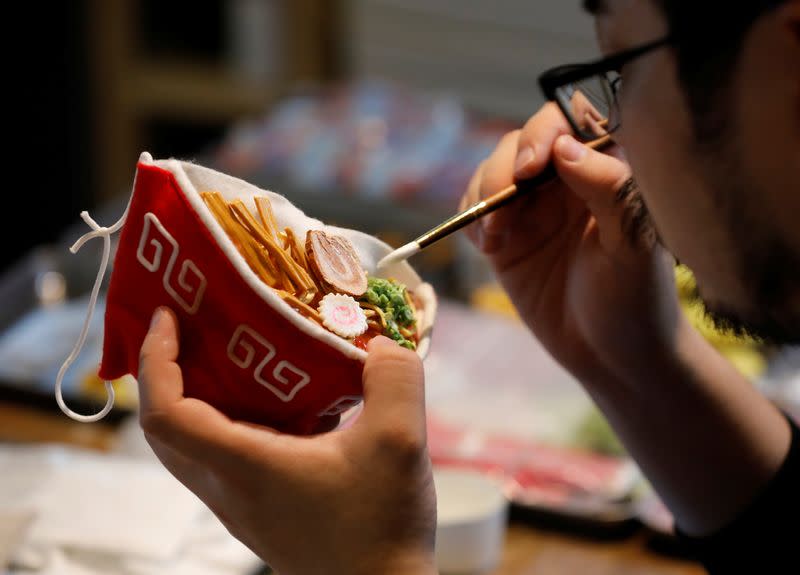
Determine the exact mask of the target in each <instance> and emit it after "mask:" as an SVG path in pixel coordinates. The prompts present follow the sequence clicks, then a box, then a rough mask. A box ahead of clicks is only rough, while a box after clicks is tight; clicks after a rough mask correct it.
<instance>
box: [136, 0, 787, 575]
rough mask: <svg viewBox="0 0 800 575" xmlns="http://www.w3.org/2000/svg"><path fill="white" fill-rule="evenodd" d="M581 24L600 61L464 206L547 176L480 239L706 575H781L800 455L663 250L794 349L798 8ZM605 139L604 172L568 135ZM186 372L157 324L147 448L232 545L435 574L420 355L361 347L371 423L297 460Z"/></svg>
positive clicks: (169, 322)
mask: <svg viewBox="0 0 800 575" xmlns="http://www.w3.org/2000/svg"><path fill="white" fill-rule="evenodd" d="M587 8H588V9H590V10H591V11H592V12H593V13H594V14H595V15H596V24H597V35H598V39H599V43H600V46H601V48H602V50H603V52H604V53H605V54H606V55H608V58H607V59H605V60H603V61H601V62H599V63H592V64H590V65H586V66H583V67H577V68H576V67H572V68H569V69H567V70H566V71H565V69H560V70H555V71H551V72H550V73H548V74H546V75H545V76H544V77H543V79H542V85H543V87H544V88H545V91H546V92H547V93H548V95H550V96H551V97H552V98H555V99H556V101H557V102H558V105H556V104H554V103H550V104H548V105H546V106H544V107H543V108H542V109H541V110H540V111H539V112H538V113H537V114H536V115H534V116H533V117H532V118H531V119H530V120H529V121H528V122H527V123H526V124H525V126H524V127H523V128H522V129H521V130H518V131H515V132H512V133H510V134H507V135H506V136H505V137H504V138H503V139H502V141H501V142H500V143H499V144H498V146H497V148H496V150H495V151H494V152H493V154H492V155H491V156H490V157H489V158H488V159H487V160H486V161H485V162H484V163H483V164H482V165H481V167H480V168H479V169H478V171H477V172H476V174H475V176H474V177H473V179H472V182H471V184H470V186H469V189H468V191H467V193H466V195H465V197H464V201H463V204H464V205H466V204H469V203H471V202H473V201H476V200H477V199H478V198H481V197H486V196H489V195H491V194H493V193H495V192H496V191H498V190H500V189H502V188H504V187H506V186H507V185H509V184H511V183H512V182H513V181H515V180H518V179H524V178H528V177H531V176H534V175H536V174H537V173H539V172H540V171H541V170H542V169H543V168H544V166H545V165H546V164H547V163H548V162H550V161H552V162H554V164H555V166H556V168H557V170H558V173H559V176H560V180H559V181H558V182H557V183H554V184H551V185H549V186H546V187H545V188H543V189H541V190H540V191H539V192H538V193H536V194H533V195H531V196H530V197H526V198H524V199H521V200H519V201H518V202H517V203H516V204H514V205H513V207H512V208H508V209H503V210H500V211H498V212H495V213H494V214H493V215H492V216H490V217H488V218H485V219H484V220H483V221H482V222H481V225H479V226H475V227H474V229H472V230H471V231H470V235H471V237H472V238H473V239H474V240H475V242H476V243H477V245H478V246H479V247H480V248H481V249H482V251H483V252H484V253H485V254H486V255H487V256H488V257H489V259H490V260H491V262H492V264H493V266H494V268H495V270H496V272H497V275H498V278H499V279H500V281H501V282H502V284H503V286H504V287H505V289H506V290H507V291H508V293H509V295H510V296H511V298H512V300H513V301H514V303H515V305H516V307H517V309H518V310H519V313H520V315H521V316H522V318H523V319H524V321H525V322H526V324H527V325H528V327H529V328H530V329H531V330H532V331H533V333H534V334H536V336H537V337H538V338H539V339H540V340H541V342H542V343H543V344H544V345H545V346H546V347H547V348H548V350H549V351H550V353H552V355H553V356H554V357H555V358H556V359H557V360H558V361H559V362H561V364H562V365H564V366H565V367H566V368H567V369H569V370H570V371H571V372H572V373H573V374H574V375H575V376H576V377H577V378H578V379H580V380H581V382H582V383H583V384H584V386H585V388H586V389H587V391H588V392H589V393H590V394H591V395H592V397H593V398H594V400H595V401H596V402H597V404H598V405H599V406H600V407H601V408H602V410H603V411H604V413H605V414H606V415H607V417H608V418H609V420H610V421H611V423H612V424H613V426H614V428H615V429H616V431H617V432H618V433H619V435H620V437H621V438H622V439H623V441H624V442H625V444H626V446H627V448H628V449H629V451H630V452H631V453H632V454H633V456H634V457H635V458H636V460H637V461H638V463H639V464H640V466H641V467H642V469H643V470H644V472H645V473H646V475H647V477H648V478H649V479H650V481H651V482H652V483H653V485H654V486H655V488H656V489H657V490H658V492H659V493H660V495H661V496H662V497H663V499H664V500H665V502H666V503H667V505H668V506H669V508H670V509H671V510H672V512H673V513H674V515H675V517H676V521H677V525H678V528H679V532H680V534H681V537H683V538H684V540H685V541H686V542H687V543H688V544H689V545H691V546H693V547H694V548H695V551H696V552H697V553H698V555H699V556H700V557H701V559H703V560H704V562H705V563H706V565H707V566H708V567H709V569H710V570H712V571H716V572H733V571H735V572H764V573H766V572H775V571H774V570H772V566H773V565H783V566H784V568H787V569H788V566H787V565H786V564H785V563H780V561H783V560H784V559H785V558H787V557H788V556H789V548H788V541H789V539H788V537H789V535H788V534H789V533H790V532H791V528H790V527H788V526H784V525H780V526H779V524H780V523H781V522H782V519H783V518H786V519H788V520H789V521H795V522H796V521H797V520H796V517H797V511H800V509H798V499H800V492H798V489H800V472H799V471H798V467H800V463H798V459H799V458H800V456H799V455H798V449H800V447H799V446H798V432H797V430H796V429H794V431H793V427H792V426H791V425H790V424H789V422H788V420H787V419H786V418H785V417H784V416H783V415H782V414H781V413H780V412H779V411H778V410H776V409H775V408H774V407H773V406H772V405H771V404H770V403H769V402H767V401H766V400H765V399H763V398H762V396H760V395H759V394H758V393H757V392H756V391H755V390H754V389H753V387H752V385H751V384H750V383H748V382H747V381H746V380H745V379H743V378H742V376H740V375H739V374H738V373H737V371H736V370H735V369H733V368H732V367H731V366H730V365H729V364H728V363H727V362H726V361H725V360H724V359H723V358H722V357H721V356H720V355H718V354H717V352H716V351H715V350H714V349H713V348H712V347H711V346H709V345H708V344H707V343H706V342H705V341H704V340H703V339H702V337H700V335H699V334H698V333H697V332H696V331H695V330H694V329H692V327H691V326H690V325H689V324H688V323H687V321H686V320H685V319H684V317H683V316H682V315H681V313H680V310H679V306H678V303H677V299H676V294H675V289H674V281H673V275H672V265H673V259H672V257H671V256H668V255H667V251H666V250H667V249H668V250H669V253H671V254H674V256H675V257H677V258H679V259H680V260H681V261H682V262H684V263H686V264H687V265H688V266H690V267H691V268H692V270H693V271H694V272H695V275H696V278H697V281H698V285H699V288H700V294H701V296H702V297H703V299H704V300H705V301H706V303H707V305H708V307H709V309H710V310H712V311H713V312H714V314H715V315H717V316H718V317H719V318H721V319H723V320H724V321H725V322H726V324H727V325H731V326H735V327H739V328H749V329H750V330H752V331H754V332H755V333H757V334H759V335H761V336H762V337H764V338H767V339H774V340H777V341H784V342H790V341H793V342H797V341H798V339H800V337H798V336H800V226H798V225H797V224H796V221H795V214H797V213H800V185H799V184H798V182H800V1H798V0H784V1H782V2H778V1H773V2H769V1H763V2H757V1H743V2H739V3H735V2H729V3H725V4H720V5H719V6H710V5H709V4H708V3H702V2H693V3H686V2H679V1H672V0H606V1H605V2H589V3H587ZM509 57H519V55H510V56H509ZM623 83H624V85H623ZM592 87H594V88H595V89H593V88H592ZM604 118H605V119H604ZM611 131H613V138H614V140H615V142H616V143H617V144H618V145H619V146H618V147H617V148H614V149H612V150H610V151H609V152H608V153H600V152H597V151H593V150H591V149H589V148H588V147H587V146H585V145H583V144H582V143H579V142H578V141H577V140H576V139H575V138H574V137H573V136H571V135H570V134H580V135H583V136H586V137H592V136H598V135H602V134H603V133H604V132H611ZM631 174H635V175H636V184H634V183H633V181H632V180H631V179H630V178H631ZM637 184H638V185H637ZM645 205H646V206H647V210H645ZM648 211H649V213H650V216H648V213H647V212H648ZM651 220H652V221H651ZM658 238H660V241H657V240H658ZM662 245H663V246H665V247H662ZM177 355H178V339H177V327H176V325H175V321H174V319H173V316H172V315H171V314H170V313H169V312H167V311H165V310H160V311H158V312H157V313H156V315H155V316H154V324H153V327H152V328H151V331H150V334H149V335H148V337H147V339H146V341H145V343H144V346H143V348H142V367H141V374H140V375H141V392H142V415H141V421H142V425H143V427H144V429H145V432H146V433H147V436H148V439H149V441H150V443H151V445H152V446H153V449H154V450H155V451H156V453H157V454H158V456H159V457H160V458H161V460H162V461H163V462H164V464H165V465H166V466H167V467H168V468H169V469H170V470H171V471H172V472H173V473H174V474H175V475H176V476H177V477H178V478H179V479H180V480H181V481H183V482H184V483H185V484H186V485H187V486H188V487H189V488H190V489H192V490H193V491H194V492H195V493H197V494H198V495H199V496H200V497H201V498H202V499H203V500H204V501H205V502H206V503H207V504H208V505H209V506H210V507H211V509H213V510H214V511H215V512H216V513H217V515H218V516H219V517H220V518H221V519H222V521H223V522H225V524H226V525H227V526H228V528H229V529H230V530H231V532H232V533H233V534H234V535H236V536H237V537H239V538H240V539H241V540H242V541H244V542H245V543H246V544H247V545H249V546H250V547H251V548H252V549H253V550H254V551H255V552H256V553H258V554H259V555H261V556H262V557H263V558H264V559H265V560H266V561H268V562H269V563H270V564H271V565H273V566H274V567H275V568H276V569H277V570H278V571H280V572H282V573H287V574H290V573H291V574H297V573H337V572H342V573H350V574H353V573H355V574H358V573H433V572H435V567H434V563H433V548H434V529H435V494H434V490H433V487H432V481H431V471H430V461H429V458H428V457H427V453H426V449H425V419H424V401H423V375H422V368H421V365H420V361H419V359H418V358H417V357H416V355H415V354H413V353H411V352H408V351H406V350H403V349H400V348H399V347H398V346H396V345H393V344H392V343H391V342H389V341H388V340H385V339H382V338H379V339H377V340H375V341H373V342H372V344H371V346H370V349H369V359H368V361H367V364H366V367H365V370H364V391H365V409H364V413H363V415H362V416H361V418H359V420H358V421H357V422H356V424H355V425H354V426H353V427H352V428H350V429H348V430H344V431H337V432H335V433H328V434H323V435H319V436H315V437H310V438H298V437H289V436H284V435H281V434H277V433H274V432H272V431H270V430H268V429H263V428H258V427H255V426H250V425H244V424H239V423H236V422H231V421H230V420H228V419H227V418H226V417H224V416H223V415H222V414H220V413H219V412H217V411H216V410H214V409H213V408H212V407H210V406H208V405H206V404H204V403H202V402H199V401H197V400H193V399H185V398H183V397H182V383H181V373H180V369H179V367H178V365H177V364H176V363H175V359H176V358H177ZM793 435H794V440H792V437H793ZM794 532H795V533H796V529H795V530H794ZM748 568H749V569H757V571H755V570H751V571H747V569H748Z"/></svg>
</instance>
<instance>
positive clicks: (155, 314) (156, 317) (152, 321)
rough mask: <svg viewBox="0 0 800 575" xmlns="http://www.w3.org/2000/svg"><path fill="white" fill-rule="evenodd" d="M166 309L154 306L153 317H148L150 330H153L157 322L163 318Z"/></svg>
mask: <svg viewBox="0 0 800 575" xmlns="http://www.w3.org/2000/svg"><path fill="white" fill-rule="evenodd" d="M166 313H167V312H166V310H165V309H164V308H163V307H159V308H156V311H155V312H153V317H152V318H150V331H153V330H154V329H156V328H157V327H158V324H160V323H161V321H162V320H163V319H164V316H165V315H166Z"/></svg>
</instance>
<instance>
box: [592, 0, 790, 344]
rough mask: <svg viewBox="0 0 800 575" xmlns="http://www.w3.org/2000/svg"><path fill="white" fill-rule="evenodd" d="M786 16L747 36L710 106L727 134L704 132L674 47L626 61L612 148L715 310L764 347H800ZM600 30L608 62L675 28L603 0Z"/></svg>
mask: <svg viewBox="0 0 800 575" xmlns="http://www.w3.org/2000/svg"><path fill="white" fill-rule="evenodd" d="M787 20H791V18H787V16H786V14H785V13H784V12H781V11H777V13H770V14H767V15H765V16H764V17H762V18H761V19H759V20H758V21H757V22H756V23H755V24H754V26H753V27H752V29H751V30H750V31H749V33H748V34H747V35H746V36H745V38H744V39H743V44H742V50H741V53H740V55H739V58H738V60H737V64H736V66H735V68H734V73H733V75H732V77H731V78H730V80H729V85H726V86H725V89H724V90H722V91H721V92H722V94H721V96H720V98H719V101H718V102H717V101H715V102H714V106H715V109H716V111H717V112H722V113H723V114H724V116H723V117H724V119H725V121H724V122H723V126H724V129H722V130H721V132H720V133H715V134H713V135H710V136H706V135H702V136H701V135H697V134H698V133H697V131H696V130H695V126H696V121H697V119H698V118H697V116H696V115H695V116H693V115H692V114H693V113H692V111H691V110H690V108H689V105H688V103H687V95H686V94H687V92H686V89H685V87H684V86H683V85H682V84H681V82H680V80H679V77H678V62H677V60H676V56H675V52H674V49H673V48H672V47H665V48H660V49H657V50H655V51H653V52H651V53H648V54H647V55H645V56H642V57H641V58H638V59H637V60H634V61H633V62H631V63H630V64H628V65H626V66H625V67H624V68H623V69H622V70H621V74H622V92H621V95H620V107H621V119H622V126H621V128H620V131H619V132H618V133H617V134H616V140H617V141H618V142H619V143H620V144H621V145H623V146H624V148H625V152H626V155H627V158H628V160H629V162H630V164H631V167H632V169H633V173H634V176H635V177H636V180H637V181H638V184H639V187H640V189H641V194H642V196H643V197H644V200H645V202H646V205H647V207H648V209H649V211H650V213H651V216H652V219H653V221H654V224H655V226H656V228H657V229H658V232H659V234H660V236H661V238H662V239H663V241H664V243H665V244H666V246H667V247H668V248H669V249H670V251H672V252H673V253H674V254H675V256H676V257H677V258H678V259H679V260H681V261H682V262H684V263H686V264H687V265H688V266H689V267H690V268H691V269H692V270H693V271H694V273H695V276H696V279H697V283H698V287H699V290H700V295H701V297H702V298H703V299H704V300H705V302H706V304H707V307H708V309H709V310H710V312H711V313H712V314H713V315H716V316H717V317H719V318H721V319H723V320H725V321H726V322H727V323H728V324H729V325H733V327H739V328H746V329H749V330H750V331H752V332H755V334H756V335H761V336H762V337H765V338H767V339H774V340H779V341H800V225H798V223H797V220H796V218H797V215H800V183H798V182H800V33H798V28H796V27H793V26H792V25H791V24H790V23H789V24H787ZM722 25H723V24H722V22H720V26H722ZM596 28H597V36H598V41H599V44H600V48H601V49H602V51H603V52H604V53H606V54H611V53H614V52H619V51H621V50H626V49H629V48H633V47H637V46H640V45H642V44H645V43H648V42H651V41H653V40H657V39H660V38H662V37H664V36H665V35H666V34H667V33H668V32H669V30H668V28H667V22H666V20H665V18H664V16H663V13H662V12H661V9H660V8H659V7H658V6H657V5H656V3H655V1H654V0H607V1H606V2H601V11H600V13H598V15H597V20H596ZM708 49H709V50H713V49H714V46H708ZM703 56H704V55H703V54H697V57H698V58H703Z"/></svg>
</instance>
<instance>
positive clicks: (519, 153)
mask: <svg viewBox="0 0 800 575" xmlns="http://www.w3.org/2000/svg"><path fill="white" fill-rule="evenodd" d="M569 132H570V126H569V123H568V122H567V121H566V119H565V118H564V115H563V114H562V113H561V111H560V110H559V109H558V106H556V105H555V104H552V103H550V104H546V105H545V106H543V107H542V108H541V109H540V110H539V112H538V113H536V114H535V115H534V116H533V117H531V118H530V119H529V120H528V122H527V123H526V124H525V126H524V127H523V128H522V129H521V130H515V131H512V132H509V133H507V134H506V135H505V136H503V138H502V139H501V140H500V142H499V143H498V145H497V147H496V148H495V149H494V151H493V152H492V154H491V155H490V156H489V158H487V159H486V160H485V161H484V162H483V163H482V164H481V165H480V166H479V167H478V169H477V170H476V171H475V173H474V174H473V176H472V179H471V181H470V183H469V185H468V187H467V192H466V193H465V194H464V196H463V198H462V200H461V206H460V209H464V208H466V207H468V206H469V205H471V204H474V203H476V202H478V201H480V200H482V199H486V198H488V197H490V196H492V195H494V194H496V193H497V192H499V191H501V190H503V189H505V188H507V187H508V186H510V185H511V184H513V183H514V182H515V181H518V180H521V179H526V178H532V177H534V176H535V175H537V174H538V173H539V172H541V171H542V170H543V169H544V168H545V167H546V166H547V164H548V162H549V161H550V159H551V149H552V146H553V142H555V140H556V138H558V136H560V135H561V134H565V133H569ZM534 201H535V198H524V199H521V200H518V201H517V202H515V203H514V204H513V206H514V207H505V208H501V209H499V210H497V211H495V212H493V213H491V214H488V215H486V216H484V217H483V218H481V220H480V222H477V223H476V224H473V225H472V226H469V227H468V228H467V234H468V235H469V237H470V239H471V240H472V241H473V242H474V243H475V244H476V245H477V246H478V247H479V248H480V249H481V250H482V251H483V252H484V253H486V254H493V253H496V252H497V251H499V250H500V249H502V247H503V246H504V243H505V239H506V238H507V236H508V234H509V230H510V228H511V227H512V226H513V223H514V221H515V220H516V219H517V215H518V212H519V211H520V209H521V208H522V204H521V203H520V202H526V203H531V202H534Z"/></svg>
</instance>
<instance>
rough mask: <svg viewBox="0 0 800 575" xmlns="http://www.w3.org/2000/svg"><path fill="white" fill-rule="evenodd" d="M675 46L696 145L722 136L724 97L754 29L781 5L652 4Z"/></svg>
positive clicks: (664, 0)
mask: <svg viewBox="0 0 800 575" xmlns="http://www.w3.org/2000/svg"><path fill="white" fill-rule="evenodd" d="M654 1H655V3H656V4H657V5H658V6H659V7H660V8H661V10H662V12H663V13H664V16H665V18H666V20H667V24H668V26H669V33H670V35H671V37H672V38H673V41H674V44H673V45H674V49H675V53H676V56H677V61H678V74H679V79H680V82H681V84H682V86H683V88H684V90H685V92H686V96H687V102H688V105H689V109H690V110H691V112H692V116H693V119H694V129H695V132H696V133H695V135H696V136H697V138H698V141H699V142H705V141H708V140H713V139H715V137H718V136H720V135H721V134H722V133H723V131H724V124H725V121H726V118H727V117H728V110H726V109H725V108H726V106H725V103H726V100H725V99H724V98H723V95H724V92H725V91H727V90H728V89H729V88H730V83H731V81H732V76H733V70H734V69H735V67H736V63H737V61H738V59H739V56H740V54H741V49H742V46H743V44H744V41H745V39H746V36H747V33H748V32H749V30H750V28H751V27H752V25H753V23H754V22H755V21H756V20H757V19H758V18H759V17H760V16H762V15H763V14H765V13H766V12H767V11H769V10H771V9H773V8H776V7H777V6H779V5H780V4H782V3H783V2H784V1H785V0H742V1H736V2H729V1H728V2H720V1H717V2H714V1H710V2H707V1H704V0H696V1H694V2H686V1H685V0H654Z"/></svg>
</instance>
